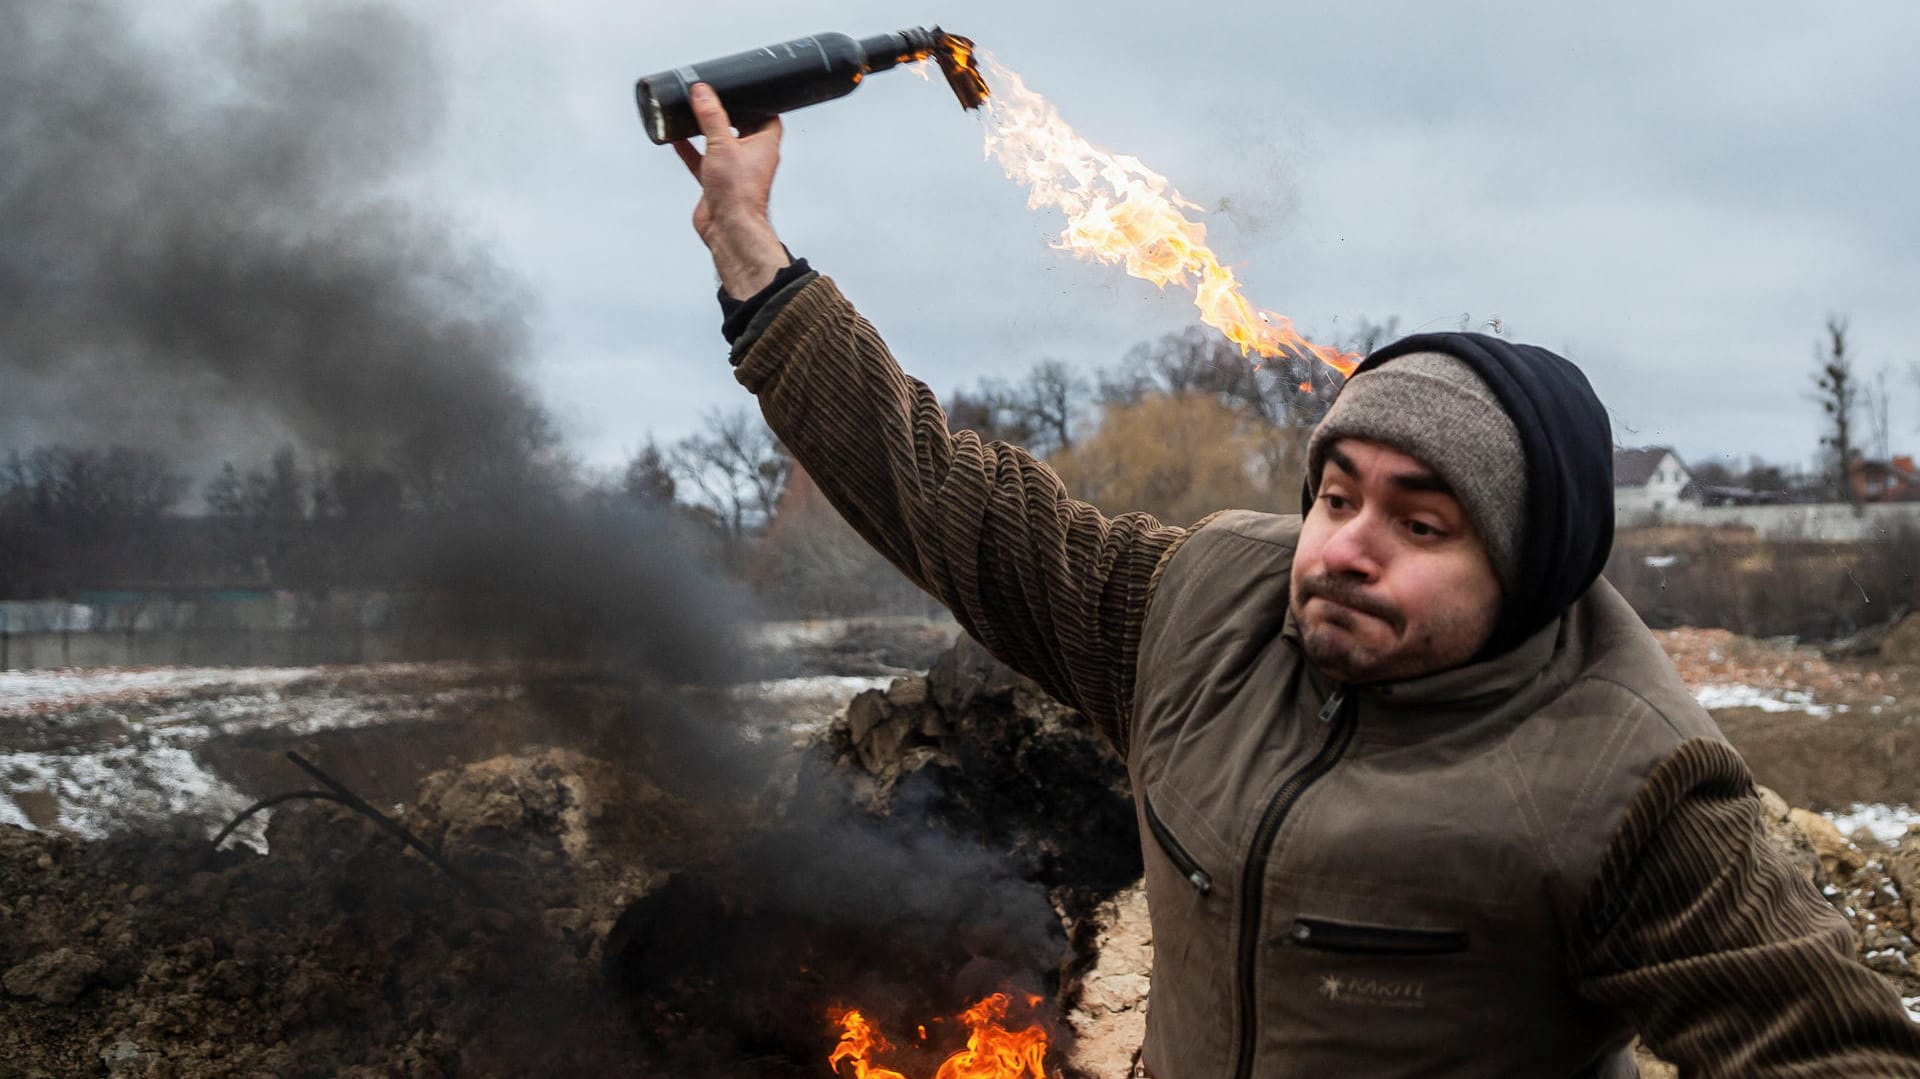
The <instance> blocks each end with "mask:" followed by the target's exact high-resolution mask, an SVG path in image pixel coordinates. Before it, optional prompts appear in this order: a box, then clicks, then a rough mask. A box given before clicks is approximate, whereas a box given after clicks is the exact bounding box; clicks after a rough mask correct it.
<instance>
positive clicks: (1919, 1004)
mask: <svg viewBox="0 0 1920 1079" xmlns="http://www.w3.org/2000/svg"><path fill="white" fill-rule="evenodd" d="M1900 1003H1902V1004H1904V1005H1906V1006H1907V1018H1908V1019H1911V1020H1913V1021H1914V1022H1916V1023H1920V997H1901V998H1900Z"/></svg>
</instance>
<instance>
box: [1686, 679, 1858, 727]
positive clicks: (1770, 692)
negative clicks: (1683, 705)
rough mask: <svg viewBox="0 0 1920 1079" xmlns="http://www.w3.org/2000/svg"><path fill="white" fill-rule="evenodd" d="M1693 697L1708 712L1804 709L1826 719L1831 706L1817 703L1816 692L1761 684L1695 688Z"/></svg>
mask: <svg viewBox="0 0 1920 1079" xmlns="http://www.w3.org/2000/svg"><path fill="white" fill-rule="evenodd" d="M1693 699H1694V700H1696V701H1699V702H1700V706H1701V707H1702V708H1706V709H1708V710H1709V711H1711V710H1715V709H1721V708H1758V709H1759V710H1761V711H1762V712H1805V713H1806V714H1808V715H1810V716H1814V717H1816V718H1819V719H1825V718H1826V717H1828V716H1830V715H1832V714H1833V707H1832V706H1831V705H1825V704H1816V703H1814V700H1813V694H1811V693H1807V692H1805V691H1802V690H1797V689H1761V688H1759V687H1758V686H1743V685H1712V686H1701V687H1700V688H1698V689H1696V690H1694V691H1693Z"/></svg>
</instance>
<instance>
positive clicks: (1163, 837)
mask: <svg viewBox="0 0 1920 1079" xmlns="http://www.w3.org/2000/svg"><path fill="white" fill-rule="evenodd" d="M1140 813H1141V816H1143V817H1145V818H1146V819H1147V832H1148V833H1149V834H1151V835H1152V836H1153V841H1154V842H1155V843H1157V844H1159V846H1160V853H1162V854H1164V855H1166V856H1167V861H1169V862H1171V863H1173V869H1174V872H1176V873H1178V874H1179V875H1180V876H1181V877H1182V878H1184V879H1185V880H1186V882H1187V884H1188V885H1189V886H1190V887H1191V888H1192V889H1193V890H1194V891H1195V892H1198V893H1199V894H1201V895H1211V894H1213V874H1212V873H1211V872H1210V871H1208V869H1207V867H1206V866H1205V865H1203V864H1202V863H1201V861H1200V859H1199V858H1196V857H1195V856H1194V854H1193V851H1192V850H1191V849H1189V848H1188V847H1187V845H1186V844H1185V843H1182V842H1181V841H1180V837H1179V836H1177V835H1175V834H1174V832H1173V829H1172V828H1170V827H1168V826H1167V822H1166V821H1164V820H1162V819H1161V817H1160V814H1159V813H1157V812H1155V811H1154V808H1153V800H1152V799H1151V798H1149V797H1147V796H1146V795H1145V794H1142V795H1141V796H1140Z"/></svg>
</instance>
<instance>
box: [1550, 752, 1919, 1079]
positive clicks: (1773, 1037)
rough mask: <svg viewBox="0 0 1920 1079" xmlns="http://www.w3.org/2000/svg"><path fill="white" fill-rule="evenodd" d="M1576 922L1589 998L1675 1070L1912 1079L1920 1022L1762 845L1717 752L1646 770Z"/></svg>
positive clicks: (1750, 804) (1729, 758)
mask: <svg viewBox="0 0 1920 1079" xmlns="http://www.w3.org/2000/svg"><path fill="white" fill-rule="evenodd" d="M1578 922H1579V927H1578V930H1577V932H1578V933H1579V938H1578V939H1577V940H1576V942H1575V955H1574V957H1573V962H1574V965H1575V967H1576V970H1577V971H1578V972H1579V975H1580V978H1581V981H1580V988H1581V992H1582V994H1583V995H1584V996H1586V997H1587V998H1588V999H1590V1000H1593V1001H1594V1002H1596V1003H1599V1004H1603V1005H1606V1006H1609V1007H1612V1008H1615V1009H1617V1010H1619V1011H1620V1012H1621V1013H1622V1014H1624V1015H1625V1016H1626V1017H1627V1018H1629V1019H1630V1020H1631V1021H1632V1023H1633V1024H1634V1026H1635V1027H1636V1028H1637V1029H1638V1030H1639V1032H1640V1036H1641V1038H1642V1039H1643V1040H1644V1041H1645V1042H1646V1043H1647V1046H1648V1047H1649V1048H1650V1049H1652V1050H1653V1051H1654V1053H1655V1054H1657V1055H1658V1056H1660V1057H1661V1058H1662V1059H1665V1060H1668V1061H1671V1062H1673V1063H1675V1064H1677V1065H1679V1066H1680V1073H1681V1074H1682V1075H1686V1076H1729V1077H1731V1076H1741V1077H1748V1079H1773V1077H1787V1076H1793V1077H1796V1079H1801V1077H1813V1076H1823V1077H1825V1076H1832V1077H1836V1079H1838V1077H1841V1076H1848V1077H1855V1076H1858V1077H1866V1076H1900V1077H1903V1079H1920V1025H1916V1024H1915V1023H1913V1022H1911V1021H1909V1020H1908V1019H1907V1017H1906V1014H1905V1011H1904V1009H1903V1008H1902V1007H1901V1004H1900V1000H1899V998H1898V997H1897V996H1896V995H1895V994H1894V993H1893V991H1892V989H1891V987H1889V986H1888V985H1887V984H1886V982H1884V981H1883V980H1881V978H1880V976H1879V975H1877V974H1875V973H1873V972H1872V971H1870V970H1868V969H1867V968H1866V967H1865V966H1863V965H1861V964H1860V963H1859V962H1858V961H1856V960H1855V959H1854V942H1853V933H1852V930H1851V929H1850V928H1849V927H1848V926H1847V924H1846V922H1845V921H1844V920H1843V919H1842V918H1841V917H1840V914H1839V912H1837V911H1836V910H1834V909H1833V907H1832V905H1831V904H1829V903H1828V902H1827V901H1826V900H1824V899H1823V898H1821V896H1820V895H1819V893H1817V892H1816V891H1815V890H1814V888H1813V885H1812V884H1811V883H1810V882H1808V881H1807V879H1806V878H1805V877H1802V876H1800V875H1799V874H1798V873H1796V872H1795V871H1794V869H1793V868H1792V867H1791V866H1790V865H1788V864H1787V862H1786V860H1785V859H1784V858H1783V857H1782V856H1781V855H1780V854H1779V853H1778V851H1776V850H1775V849H1774V848H1773V846H1772V845H1771V844H1770V842H1769V841H1768V840H1767V838H1766V835H1765V832H1764V826H1763V823H1762V818H1761V809H1760V801H1759V798H1758V796H1757V795H1756V793H1755V792H1754V789H1753V782H1752V777H1751V775H1750V773H1749V772H1748V771H1747V767H1746V764H1745V762H1744V761H1742V760H1741V759H1740V756H1739V754H1737V753H1736V752H1734V750H1733V749H1732V747H1730V746H1728V745H1726V744H1725V743H1722V742H1717V741H1712V740H1709V739H1692V740H1689V741H1687V742H1685V743H1682V744H1681V746H1680V747H1679V748H1678V749H1677V750H1676V751H1675V752H1674V753H1673V755H1671V756H1670V757H1668V758H1667V759H1666V760H1665V761H1663V762H1662V763H1661V765H1660V766H1659V767H1658V768H1657V769H1655V770H1654V772H1653V774H1652V775H1651V776H1650V777H1649V778H1648V779H1647V781H1646V783H1645V785H1644V786H1643V787H1642V788H1641V790H1640V791H1639V793H1638V794H1637V795H1636V797H1635V800H1634V802H1633V803H1632V805H1631V807H1630V808H1629V809H1628V812H1627V816H1626V820H1625V823H1624V824H1623V825H1622V826H1621V828H1620V830H1619V832H1618V833H1617V835H1616V836H1615V838H1614V840H1613V843H1612V846H1611V848H1610V849H1609V851H1608V854H1607V856H1606V858H1605V860H1604V861H1603V863H1602V866H1601V869H1600V873H1599V875H1598V877H1597V878H1596V880H1595V883H1594V885H1593V887H1592V890H1591V892H1590V894H1589V896H1588V898H1587V902H1586V904H1585V910H1584V911H1583V912H1582V914H1581V916H1580V918H1579V919H1578Z"/></svg>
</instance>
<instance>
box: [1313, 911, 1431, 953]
mask: <svg viewBox="0 0 1920 1079" xmlns="http://www.w3.org/2000/svg"><path fill="white" fill-rule="evenodd" d="M1286 939H1287V942H1288V943H1289V944H1292V945H1293V946H1295V947H1299V948H1312V949H1315V950H1317V951H1323V952H1346V953H1349V954H1353V955H1404V956H1415V955H1452V954H1454V953H1456V952H1464V951H1466V950H1467V944H1468V939H1467V931H1466V930H1464V929H1428V928H1412V927H1403V926H1393V925H1369V924H1366V923H1364V922H1346V921H1335V920H1334V919H1331V918H1315V917H1311V916H1308V915H1301V916H1300V917H1297V918H1295V919H1294V920H1293V928H1292V929H1290V930H1288V932H1287V938H1286Z"/></svg>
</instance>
